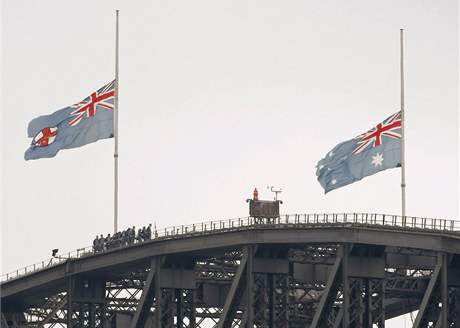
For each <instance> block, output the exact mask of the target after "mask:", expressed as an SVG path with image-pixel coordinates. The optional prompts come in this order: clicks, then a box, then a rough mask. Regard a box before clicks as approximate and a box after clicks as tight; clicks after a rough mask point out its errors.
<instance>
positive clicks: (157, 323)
mask: <svg viewBox="0 0 460 328" xmlns="http://www.w3.org/2000/svg"><path fill="white" fill-rule="evenodd" d="M160 278H161V257H157V258H155V277H154V284H155V286H158V287H157V288H155V292H154V293H155V312H154V328H161V317H162V311H161V305H162V303H163V299H162V298H163V294H162V291H161V280H160Z"/></svg>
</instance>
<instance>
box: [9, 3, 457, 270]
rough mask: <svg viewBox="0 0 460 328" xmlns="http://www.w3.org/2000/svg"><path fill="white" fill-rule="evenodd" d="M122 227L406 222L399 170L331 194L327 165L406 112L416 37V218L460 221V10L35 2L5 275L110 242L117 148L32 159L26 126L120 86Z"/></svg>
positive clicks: (12, 38) (14, 112)
mask: <svg viewBox="0 0 460 328" xmlns="http://www.w3.org/2000/svg"><path fill="white" fill-rule="evenodd" d="M116 8H119V9H120V130H119V133H120V228H125V227H128V226H132V225H136V226H141V225H147V224H148V223H150V222H153V221H154V220H155V221H156V222H157V225H158V226H170V225H173V224H183V223H192V222H199V221H202V220H207V219H214V218H215V219H217V218H231V217H238V216H245V215H247V212H248V210H247V204H246V203H245V202H244V200H245V199H246V198H247V197H249V196H250V193H251V192H252V189H253V188H254V187H258V188H259V191H260V194H261V196H262V197H263V198H268V197H271V195H270V193H269V192H267V190H266V186H267V185H275V186H279V187H282V188H283V193H282V194H281V198H282V199H283V200H284V205H282V211H283V212H284V213H296V212H298V213H303V212H321V213H323V212H355V211H358V212H377V213H395V214H397V213H399V212H400V189H399V179H400V170H399V169H394V170H387V171H385V172H382V173H379V174H377V175H375V176H371V177H369V178H366V179H364V180H362V181H360V182H357V183H355V184H352V185H350V186H347V187H344V188H341V189H339V190H336V191H333V192H331V193H329V194H327V195H324V194H323V190H322V188H321V187H320V185H319V183H318V182H317V181H316V177H315V168H314V167H315V165H316V162H317V161H318V160H319V159H320V158H321V157H322V156H324V155H325V154H326V153H327V152H328V151H329V150H330V149H331V148H332V147H333V146H335V145H336V144H337V143H339V142H341V141H345V140H347V139H350V138H352V137H354V136H356V135H357V134H359V133H361V132H364V131H366V130H367V129H369V128H370V127H371V126H372V125H374V124H376V123H378V122H379V121H381V120H383V119H384V118H386V117H387V116H388V115H389V114H392V113H393V112H396V111H397V110H398V109H399V28H401V27H404V28H405V29H406V32H405V33H406V34H405V36H406V43H405V45H406V119H407V121H406V128H407V130H406V135H407V141H406V147H407V152H406V160H407V185H408V186H407V213H408V214H409V215H414V216H425V217H446V218H458V195H459V193H458V176H459V175H458V164H459V162H458V71H459V68H458V41H459V39H458V4H457V1H455V0H440V1H421V0H411V1H408V0H406V1H400V0H398V1H396V0H391V1H368V0H359V1H358V0H352V1H346V2H345V1H338V0H336V1H273V0H263V1H262V0H260V1H247V0H246V1H242V0H235V1H212V0H198V1H152V0H149V1H130V2H127V1H125V2H123V3H122V1H108V0H102V1H97V2H96V1H50V0H40V1H32V0H29V1H24V0H14V1H13V0H4V1H3V10H2V19H1V22H2V51H1V52H2V65H1V66H2V71H3V74H2V87H1V92H2V99H1V111H2V113H1V114H2V125H1V131H2V133H1V137H2V143H1V145H2V149H1V152H2V161H1V162H2V163H1V164H2V167H3V170H2V179H3V181H2V189H3V190H2V192H3V197H2V213H1V224H2V263H1V265H2V269H1V271H2V272H7V271H11V270H14V269H16V268H18V267H21V266H24V265H28V264H31V263H34V262H37V261H40V260H42V259H44V258H47V257H49V255H50V250H51V249H52V248H55V247H58V248H60V249H61V250H73V249H76V248H78V247H82V246H87V245H89V244H91V242H92V239H93V238H94V235H95V234H96V233H98V234H99V233H104V234H106V233H110V232H111V230H112V215H113V214H112V213H113V205H112V192H113V191H112V190H113V158H112V152H113V140H103V141H100V142H98V143H95V144H92V145H89V146H86V147H84V148H80V149H74V150H65V151H61V152H60V153H59V154H58V155H57V157H55V158H53V159H44V160H38V161H32V162H25V161H24V160H23V153H24V151H25V149H26V148H27V146H28V144H29V142H30V140H29V139H27V138H26V127H27V124H28V122H29V121H30V120H31V119H33V118H34V117H36V116H38V115H43V114H48V113H51V112H53V111H55V110H58V109H60V108H62V107H65V106H67V105H71V104H73V103H75V102H77V101H80V100H81V99H82V98H83V97H85V96H86V95H88V94H89V93H90V92H91V91H93V90H94V89H96V88H98V87H99V86H101V85H103V84H105V83H106V82H108V81H110V80H111V79H112V78H113V76H114V22H115V21H114V10H115V9H116Z"/></svg>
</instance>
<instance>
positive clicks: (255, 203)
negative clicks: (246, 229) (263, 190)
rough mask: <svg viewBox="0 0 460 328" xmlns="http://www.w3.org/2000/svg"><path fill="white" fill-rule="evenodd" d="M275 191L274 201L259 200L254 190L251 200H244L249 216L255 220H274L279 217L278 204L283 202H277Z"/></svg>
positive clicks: (257, 193)
mask: <svg viewBox="0 0 460 328" xmlns="http://www.w3.org/2000/svg"><path fill="white" fill-rule="evenodd" d="M279 192H280V191H276V197H275V200H259V192H258V191H257V188H255V189H254V192H253V194H252V199H246V202H247V203H249V216H251V217H253V218H256V219H276V218H279V217H280V204H282V203H283V201H281V200H278V197H277V194H278V193H279Z"/></svg>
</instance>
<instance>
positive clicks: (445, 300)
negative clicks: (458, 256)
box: [440, 254, 449, 327]
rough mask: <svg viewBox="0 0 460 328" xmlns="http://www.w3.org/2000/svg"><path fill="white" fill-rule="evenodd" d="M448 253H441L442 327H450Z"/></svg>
mask: <svg viewBox="0 0 460 328" xmlns="http://www.w3.org/2000/svg"><path fill="white" fill-rule="evenodd" d="M447 269H448V263H447V254H442V255H441V303H442V307H441V314H440V316H441V327H448V325H447V323H448V318H447V317H448V313H449V287H448V285H447Z"/></svg>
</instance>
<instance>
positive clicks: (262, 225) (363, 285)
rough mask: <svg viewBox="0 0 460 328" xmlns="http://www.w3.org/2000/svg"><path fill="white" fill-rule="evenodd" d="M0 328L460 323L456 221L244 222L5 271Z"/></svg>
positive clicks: (208, 225) (375, 217) (162, 233)
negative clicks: (403, 319)
mask: <svg viewBox="0 0 460 328" xmlns="http://www.w3.org/2000/svg"><path fill="white" fill-rule="evenodd" d="M0 288H1V305H2V315H1V322H2V324H1V327H114V328H117V327H132V328H134V327H155V328H158V327H190V328H200V327H203V328H204V327H218V328H223V327H226V328H231V327H251V328H253V327H270V328H288V327H289V328H297V327H299V328H300V327H307V328H310V327H343V328H345V327H385V322H386V321H387V320H389V319H391V318H394V317H397V316H400V315H402V314H412V313H413V312H414V311H418V312H417V314H416V315H412V320H413V327H417V328H418V327H460V222H459V221H454V220H448V219H431V218H415V217H400V216H395V215H383V214H366V213H351V214H345V213H344V214H294V215H282V216H278V217H276V218H271V219H268V218H260V217H259V218H255V217H245V218H237V219H230V220H219V221H209V222H203V223H198V224H191V225H183V226H175V227H169V228H165V229H157V230H155V231H154V233H153V238H152V239H151V240H148V241H145V242H138V243H134V244H132V245H128V246H125V247H119V248H114V249H109V250H106V251H103V252H94V250H93V248H92V247H85V248H81V249H78V250H76V251H74V252H70V253H68V254H66V255H60V256H57V257H54V258H51V259H48V260H46V261H42V262H39V263H36V264H33V265H30V266H27V267H25V268H22V269H18V270H16V271H14V272H12V273H7V274H5V275H3V276H2V277H1V285H0Z"/></svg>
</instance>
